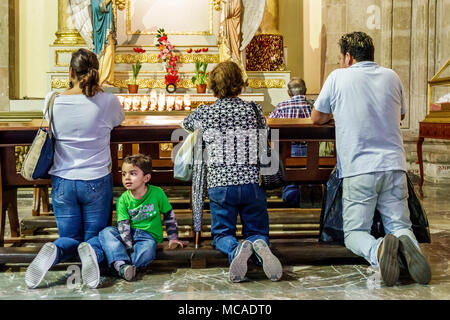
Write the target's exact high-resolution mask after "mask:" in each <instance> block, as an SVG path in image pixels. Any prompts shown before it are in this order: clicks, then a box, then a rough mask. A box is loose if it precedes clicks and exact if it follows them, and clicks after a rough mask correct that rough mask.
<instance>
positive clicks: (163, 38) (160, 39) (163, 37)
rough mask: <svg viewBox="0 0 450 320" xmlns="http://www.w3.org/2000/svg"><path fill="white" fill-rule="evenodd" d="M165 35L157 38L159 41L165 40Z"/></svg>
mask: <svg viewBox="0 0 450 320" xmlns="http://www.w3.org/2000/svg"><path fill="white" fill-rule="evenodd" d="M166 40H167V37H166V36H162V37H161V38H159V41H166Z"/></svg>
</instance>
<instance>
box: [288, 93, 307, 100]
mask: <svg viewBox="0 0 450 320" xmlns="http://www.w3.org/2000/svg"><path fill="white" fill-rule="evenodd" d="M297 99H298V100H303V101H306V96H304V95H301V94H299V95H296V96H293V97H292V98H291V100H297Z"/></svg>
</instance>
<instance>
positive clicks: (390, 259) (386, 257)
mask: <svg viewBox="0 0 450 320" xmlns="http://www.w3.org/2000/svg"><path fill="white" fill-rule="evenodd" d="M399 242H400V241H399V240H398V238H397V237H395V236H393V235H392V234H387V235H386V236H385V237H384V239H383V248H382V250H381V255H380V271H381V278H382V279H383V281H384V283H386V285H387V286H388V287H392V286H393V285H394V284H395V283H396V282H397V280H398V277H399V276H400V266H399V264H398V259H397V255H398V247H399Z"/></svg>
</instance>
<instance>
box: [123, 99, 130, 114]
mask: <svg viewBox="0 0 450 320" xmlns="http://www.w3.org/2000/svg"><path fill="white" fill-rule="evenodd" d="M131 103H132V101H131V98H130V97H126V98H125V100H124V107H123V108H124V110H125V111H130V110H131Z"/></svg>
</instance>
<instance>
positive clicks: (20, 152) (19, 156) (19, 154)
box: [14, 146, 30, 172]
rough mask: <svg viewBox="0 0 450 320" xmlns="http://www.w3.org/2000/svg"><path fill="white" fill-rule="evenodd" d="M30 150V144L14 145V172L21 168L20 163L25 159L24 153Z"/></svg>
mask: <svg viewBox="0 0 450 320" xmlns="http://www.w3.org/2000/svg"><path fill="white" fill-rule="evenodd" d="M29 150H30V146H15V147H14V153H15V158H16V172H20V170H22V164H23V161H24V159H25V155H26V154H27V152H28V151H29Z"/></svg>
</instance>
